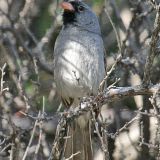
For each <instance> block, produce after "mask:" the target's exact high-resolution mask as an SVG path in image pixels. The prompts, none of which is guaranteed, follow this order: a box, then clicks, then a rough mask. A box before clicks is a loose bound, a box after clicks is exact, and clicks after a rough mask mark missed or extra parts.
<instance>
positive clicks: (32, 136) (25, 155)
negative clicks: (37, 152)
mask: <svg viewBox="0 0 160 160" xmlns="http://www.w3.org/2000/svg"><path fill="white" fill-rule="evenodd" d="M39 116H40V112H39V114H38V117H39ZM37 124H38V120H36V121H35V124H34V127H33V130H32V134H31V138H30V140H29V143H28V145H27V148H26V151H25V153H24V155H23V158H22V160H25V159H26V157H27V154H28V151H29V148H30V146H31V144H32V141H33V138H34V134H35V131H36V127H37Z"/></svg>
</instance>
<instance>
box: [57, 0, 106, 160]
mask: <svg viewBox="0 0 160 160" xmlns="http://www.w3.org/2000/svg"><path fill="white" fill-rule="evenodd" d="M61 6H62V8H63V9H64V12H63V27H62V30H61V32H60V34H59V36H58V38H57V40H56V43H55V48H54V64H55V70H54V78H55V82H56V85H57V92H58V93H59V95H60V96H61V97H62V100H63V102H64V105H65V106H66V107H68V108H75V107H78V104H79V102H80V98H82V97H85V96H89V95H96V94H97V93H98V87H99V84H100V82H101V81H102V80H103V78H104V76H105V66H104V46H103V41H102V37H101V31H100V26H99V22H98V19H97V16H96V15H95V14H94V12H93V11H92V10H91V9H90V7H88V6H87V5H86V4H85V3H84V2H82V1H78V0H68V1H64V2H62V4H61ZM90 119H91V118H90V113H86V114H85V115H83V116H80V117H79V118H78V119H76V120H74V121H73V122H72V123H71V124H70V127H69V129H68V137H69V138H68V139H67V140H66V143H65V151H64V156H65V158H69V157H70V156H71V155H72V154H75V153H77V152H78V151H80V153H79V154H77V155H75V156H73V160H93V156H92V145H91V134H90Z"/></svg>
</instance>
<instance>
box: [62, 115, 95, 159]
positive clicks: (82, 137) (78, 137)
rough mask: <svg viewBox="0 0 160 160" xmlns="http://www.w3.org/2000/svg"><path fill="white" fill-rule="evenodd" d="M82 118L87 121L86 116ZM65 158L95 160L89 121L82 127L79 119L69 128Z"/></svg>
mask: <svg viewBox="0 0 160 160" xmlns="http://www.w3.org/2000/svg"><path fill="white" fill-rule="evenodd" d="M80 118H84V119H85V117H84V116H82V117H80ZM64 156H65V158H69V157H72V156H73V158H72V159H71V160H93V155H92V143H91V127H90V122H89V120H88V121H86V122H85V126H83V127H82V125H80V123H79V119H75V120H74V121H73V122H72V124H71V126H69V127H68V134H67V140H66V142H65V151H64Z"/></svg>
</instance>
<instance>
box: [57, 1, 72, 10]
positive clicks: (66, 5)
mask: <svg viewBox="0 0 160 160" xmlns="http://www.w3.org/2000/svg"><path fill="white" fill-rule="evenodd" d="M60 5H61V7H62V8H63V9H64V10H68V11H71V12H73V11H74V10H75V9H74V8H73V6H72V4H71V3H69V2H62V3H61V4H60Z"/></svg>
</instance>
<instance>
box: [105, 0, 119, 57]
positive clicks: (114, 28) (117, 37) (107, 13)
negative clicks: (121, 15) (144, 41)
mask: <svg viewBox="0 0 160 160" xmlns="http://www.w3.org/2000/svg"><path fill="white" fill-rule="evenodd" d="M104 11H105V13H106V15H107V17H108V19H109V21H110V23H111V25H112V27H113V30H114V33H115V35H116V39H117V44H118V49H119V53H120V54H122V44H121V40H120V36H119V34H118V32H117V29H116V27H115V24H114V22H113V21H112V18H111V16H110V15H109V12H108V10H107V0H105V9H104Z"/></svg>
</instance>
